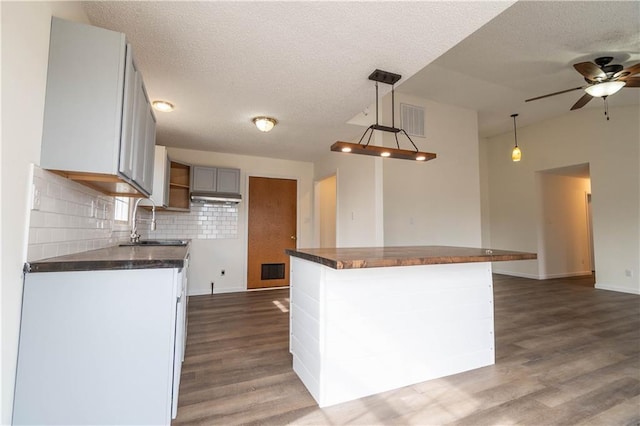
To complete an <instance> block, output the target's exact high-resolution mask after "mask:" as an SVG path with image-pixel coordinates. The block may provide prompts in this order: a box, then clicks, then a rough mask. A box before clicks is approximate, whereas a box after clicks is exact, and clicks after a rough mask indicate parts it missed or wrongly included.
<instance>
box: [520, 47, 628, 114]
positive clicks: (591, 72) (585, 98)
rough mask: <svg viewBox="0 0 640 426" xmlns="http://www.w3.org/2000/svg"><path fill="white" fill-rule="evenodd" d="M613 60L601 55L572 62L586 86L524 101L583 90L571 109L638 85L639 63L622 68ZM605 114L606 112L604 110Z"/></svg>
mask: <svg viewBox="0 0 640 426" xmlns="http://www.w3.org/2000/svg"><path fill="white" fill-rule="evenodd" d="M612 60H613V57H611V56H603V57H601V58H596V59H595V61H594V62H595V63H593V62H579V63H577V64H573V67H574V68H575V69H576V71H578V72H579V73H580V74H582V76H583V77H584V79H585V81H586V82H587V83H588V84H587V85H586V86H580V87H574V88H572V89H567V90H561V91H560V92H555V93H549V94H548V95H543V96H538V97H535V98H531V99H527V100H526V101H525V102H530V101H535V100H537V99H543V98H548V97H549V96H555V95H560V94H562V93H567V92H573V91H574V90H581V89H582V90H584V91H585V92H586V93H585V94H584V95H582V97H581V98H580V99H578V102H576V103H575V104H573V106H572V107H571V110H572V111H573V110H574V109H578V108H582V107H583V106H585V105H586V104H587V103H589V101H590V100H591V99H593V98H594V97H595V98H604V99H605V101H606V98H607V96H610V95H613V94H614V93H616V92H617V91H618V90H620V89H622V88H623V87H640V76H639V77H634V75H636V74H640V63H637V64H635V65H632V66H630V67H629V68H626V69H624V68H623V67H622V65H618V64H611V65H610V62H611V61H612ZM605 114H606V112H605Z"/></svg>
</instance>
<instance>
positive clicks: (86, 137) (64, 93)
mask: <svg viewBox="0 0 640 426" xmlns="http://www.w3.org/2000/svg"><path fill="white" fill-rule="evenodd" d="M143 104H145V105H143ZM145 108H148V109H149V111H147V110H146V109H145ZM150 111H151V109H150V105H149V101H148V99H147V96H146V93H145V89H144V84H143V82H142V75H141V73H140V70H139V69H137V68H136V64H135V59H134V57H133V52H132V49H131V46H130V45H128V44H127V42H126V37H125V35H124V34H122V33H118V32H115V31H110V30H106V29H103V28H98V27H93V26H90V25H85V24H79V23H75V22H70V21H65V20H62V19H59V18H55V17H54V18H52V21H51V38H50V47H49V65H48V71H47V92H46V98H45V112H44V125H43V133H42V149H41V158H40V165H41V167H43V168H45V169H49V170H57V171H61V172H65V175H66V176H68V177H70V178H72V179H73V178H75V179H77V180H78V181H80V182H82V183H85V184H87V185H89V186H92V187H93V188H95V189H98V190H101V191H103V192H106V193H122V194H135V193H136V192H139V193H142V194H144V195H148V194H149V193H150V192H151V189H152V188H151V185H152V182H151V178H149V176H152V172H150V171H149V170H148V167H151V168H153V159H152V155H153V154H152V153H150V152H149V151H148V150H147V148H146V147H147V143H148V142H149V141H150V140H151V139H153V144H155V131H153V132H151V131H150V124H149V123H148V120H147V118H148V114H149V113H150V114H151V115H153V113H152V112H150ZM147 160H148V161H149V162H148V163H147V162H146V161H147ZM127 188H128V189H127Z"/></svg>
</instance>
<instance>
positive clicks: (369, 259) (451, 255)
mask: <svg viewBox="0 0 640 426" xmlns="http://www.w3.org/2000/svg"><path fill="white" fill-rule="evenodd" d="M285 252H286V253H287V254H288V255H290V256H294V257H299V258H301V259H306V260H309V261H311V262H315V263H319V264H322V265H325V266H328V267H330V268H333V269H358V268H385V267H390V266H414V265H437V264H443V263H471V262H500V261H507V260H529V259H537V258H538V256H537V255H536V253H525V252H519V251H508V250H494V249H486V248H474V247H451V246H408V247H358V248H316V249H297V250H293V249H287V250H285Z"/></svg>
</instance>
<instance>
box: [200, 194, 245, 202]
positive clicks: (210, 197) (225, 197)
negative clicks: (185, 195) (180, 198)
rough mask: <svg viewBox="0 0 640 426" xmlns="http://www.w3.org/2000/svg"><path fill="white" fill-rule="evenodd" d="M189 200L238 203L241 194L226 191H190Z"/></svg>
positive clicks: (240, 199)
mask: <svg viewBox="0 0 640 426" xmlns="http://www.w3.org/2000/svg"><path fill="white" fill-rule="evenodd" d="M191 201H192V202H194V203H203V204H238V203H239V202H240V201H242V195H240V194H232V193H228V192H192V193H191Z"/></svg>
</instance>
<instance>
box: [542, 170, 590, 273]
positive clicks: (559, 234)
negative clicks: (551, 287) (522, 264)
mask: <svg viewBox="0 0 640 426" xmlns="http://www.w3.org/2000/svg"><path fill="white" fill-rule="evenodd" d="M537 178H538V183H539V189H540V191H539V194H540V206H541V218H540V228H541V229H540V237H541V238H540V248H539V259H540V260H541V261H540V262H539V267H540V276H541V277H542V278H545V279H548V278H564V277H584V276H594V271H595V255H594V250H593V246H594V244H593V226H592V213H591V208H590V207H591V176H590V172H589V164H588V163H585V164H577V165H572V166H567V167H561V168H555V169H548V170H542V171H539V172H537Z"/></svg>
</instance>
